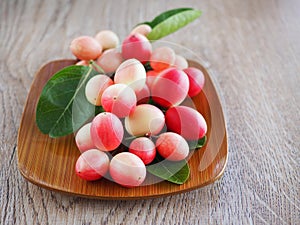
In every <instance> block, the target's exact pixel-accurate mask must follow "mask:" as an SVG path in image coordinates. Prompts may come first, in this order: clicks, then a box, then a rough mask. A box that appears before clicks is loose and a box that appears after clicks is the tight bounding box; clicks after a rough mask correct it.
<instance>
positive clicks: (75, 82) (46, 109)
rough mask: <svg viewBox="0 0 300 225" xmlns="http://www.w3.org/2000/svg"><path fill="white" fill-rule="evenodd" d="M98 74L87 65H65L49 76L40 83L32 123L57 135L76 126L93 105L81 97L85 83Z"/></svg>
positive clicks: (82, 121) (82, 122) (83, 95)
mask: <svg viewBox="0 0 300 225" xmlns="http://www.w3.org/2000/svg"><path fill="white" fill-rule="evenodd" d="M96 74H98V72H96V71H95V70H93V69H92V68H90V67H88V66H75V65H72V66H68V67H66V68H64V69H62V70H60V71H58V72H57V73H56V74H54V75H53V77H51V79H50V80H49V81H48V82H47V83H46V85H45V86H44V88H43V90H42V93H41V96H40V98H39V102H38V104H37V109H36V123H37V126H38V128H39V129H40V130H41V132H42V133H44V134H49V136H50V137H61V136H65V135H68V134H71V133H72V132H74V131H76V130H77V129H79V128H80V127H81V126H82V125H83V124H84V123H85V122H86V121H87V120H88V119H89V118H90V117H91V116H94V115H95V106H93V105H92V104H90V103H89V102H88V101H87V99H86V97H85V93H84V91H85V85H86V83H87V81H88V80H89V79H90V78H91V77H92V76H94V75H96Z"/></svg>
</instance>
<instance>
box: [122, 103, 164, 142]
mask: <svg viewBox="0 0 300 225" xmlns="http://www.w3.org/2000/svg"><path fill="white" fill-rule="evenodd" d="M164 124H165V116H164V114H163V112H162V111H161V110H160V109H159V108H157V107H156V106H153V105H150V104H141V105H137V106H136V107H135V109H134V110H133V111H132V113H130V115H129V116H127V117H125V128H126V130H127V132H128V133H129V134H131V135H133V136H143V135H145V134H147V135H156V134H158V133H159V132H160V131H161V130H162V128H163V127H164Z"/></svg>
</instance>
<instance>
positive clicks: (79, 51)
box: [70, 36, 102, 60]
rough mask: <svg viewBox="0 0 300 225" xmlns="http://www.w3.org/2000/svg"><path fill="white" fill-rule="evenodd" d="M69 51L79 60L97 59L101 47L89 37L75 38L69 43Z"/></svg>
mask: <svg viewBox="0 0 300 225" xmlns="http://www.w3.org/2000/svg"><path fill="white" fill-rule="evenodd" d="M70 49H71V51H72V53H73V55H75V56H76V57H77V58H78V59H81V60H92V59H97V58H98V57H99V56H100V55H101V52H102V46H101V45H100V44H99V43H98V42H97V41H96V39H94V38H92V37H89V36H81V37H78V38H75V39H74V40H73V41H72V42H71V45H70Z"/></svg>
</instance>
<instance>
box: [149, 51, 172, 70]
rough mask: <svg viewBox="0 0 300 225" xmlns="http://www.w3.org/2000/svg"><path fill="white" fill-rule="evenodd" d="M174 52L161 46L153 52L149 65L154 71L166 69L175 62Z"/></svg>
mask: <svg viewBox="0 0 300 225" xmlns="http://www.w3.org/2000/svg"><path fill="white" fill-rule="evenodd" d="M175 56H176V54H175V52H174V50H173V49H172V48H170V47H167V46H163V47H159V48H156V49H154V50H153V52H152V55H151V57H150V65H151V67H152V68H153V70H155V71H162V70H164V69H167V68H168V67H170V66H171V65H173V64H174V62H175Z"/></svg>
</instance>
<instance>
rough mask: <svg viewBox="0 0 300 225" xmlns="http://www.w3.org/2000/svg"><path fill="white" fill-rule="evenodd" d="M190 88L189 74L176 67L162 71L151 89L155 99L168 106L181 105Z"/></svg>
mask: <svg viewBox="0 0 300 225" xmlns="http://www.w3.org/2000/svg"><path fill="white" fill-rule="evenodd" d="M188 90H189V79H188V77H187V75H186V74H185V73H184V72H183V71H182V70H178V69H176V68H168V69H166V70H164V71H162V72H161V73H160V74H159V75H158V76H157V77H156V79H155V80H154V82H153V83H152V85H151V89H150V91H151V95H152V98H153V100H154V101H155V102H156V103H158V104H159V105H161V106H163V107H166V108H168V107H171V106H175V105H179V104H180V103H181V102H182V101H183V100H184V99H185V98H186V97H187V93H188Z"/></svg>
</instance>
